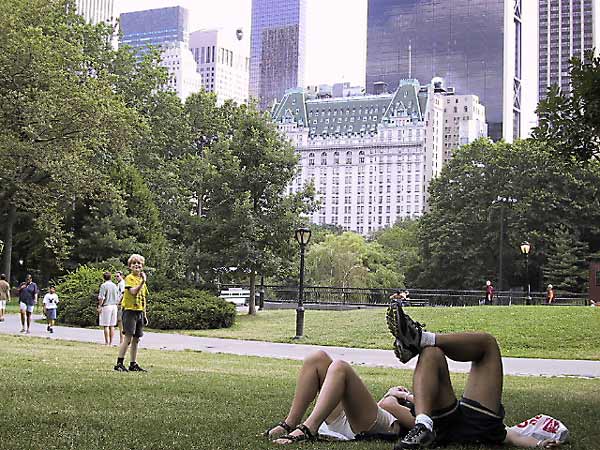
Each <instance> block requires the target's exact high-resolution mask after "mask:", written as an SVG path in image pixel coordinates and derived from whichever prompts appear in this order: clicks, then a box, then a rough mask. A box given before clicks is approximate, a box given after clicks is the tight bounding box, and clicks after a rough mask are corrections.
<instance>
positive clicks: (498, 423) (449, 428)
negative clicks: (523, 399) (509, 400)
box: [432, 397, 506, 445]
mask: <svg viewBox="0 0 600 450" xmlns="http://www.w3.org/2000/svg"><path fill="white" fill-rule="evenodd" d="M432 419H433V428H434V430H435V432H436V440H435V442H436V444H438V445H447V444H451V443H455V444H458V443H465V444H466V443H481V444H495V445H497V444H501V443H502V442H504V440H505V439H506V426H505V425H504V407H503V406H502V405H500V412H499V413H498V414H497V413H495V412H494V411H491V410H490V409H488V408H486V407H485V406H483V405H481V404H480V403H479V402H476V401H474V400H471V399H468V398H465V397H462V398H461V399H460V400H458V401H457V402H456V403H455V404H454V405H453V406H452V407H450V408H448V409H446V410H445V411H439V412H434V413H433V414H432Z"/></svg>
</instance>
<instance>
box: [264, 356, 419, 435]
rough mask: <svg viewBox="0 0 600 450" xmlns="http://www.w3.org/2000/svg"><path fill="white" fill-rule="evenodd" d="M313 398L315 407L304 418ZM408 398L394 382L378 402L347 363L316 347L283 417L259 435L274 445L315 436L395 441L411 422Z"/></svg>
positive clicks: (404, 391)
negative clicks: (392, 439)
mask: <svg viewBox="0 0 600 450" xmlns="http://www.w3.org/2000/svg"><path fill="white" fill-rule="evenodd" d="M315 398H317V401H316V403H315V407H314V409H313V410H312V412H311V413H310V415H309V416H308V418H307V419H306V420H305V421H304V422H302V418H303V417H304V414H305V413H306V411H307V409H308V407H309V405H310V404H311V403H312V402H313V400H314V399H315ZM411 400H412V396H411V394H410V392H408V390H407V389H406V388H404V387H402V386H397V387H393V388H391V389H390V390H389V391H388V392H387V394H386V395H385V396H384V397H383V398H382V399H381V400H380V401H379V402H376V401H375V400H374V399H373V397H372V396H371V394H370V392H369V390H368V389H367V387H366V386H365V384H364V382H363V381H362V380H361V379H360V377H359V376H358V374H357V373H356V372H355V371H354V369H353V368H352V367H351V366H350V364H348V363H347V362H346V361H341V360H336V361H333V360H332V359H331V357H330V356H329V355H328V354H327V353H326V352H324V351H317V352H315V353H312V354H311V355H309V356H308V357H306V359H305V360H304V362H303V364H302V367H301V368H300V374H299V375H298V382H297V383H296V392H295V394H294V398H293V400H292V405H291V407H290V410H289V412H288V415H287V417H286V418H285V420H283V421H281V422H279V423H278V424H277V425H275V426H273V427H272V428H270V429H269V430H267V431H265V432H264V433H263V435H264V436H267V437H269V438H270V439H272V440H273V442H275V443H276V444H291V443H294V442H301V441H307V440H316V439H317V438H318V436H319V435H324V436H328V437H330V438H332V439H337V440H355V439H361V438H364V439H368V438H377V437H383V438H385V437H390V436H391V437H392V438H394V439H395V438H396V437H397V436H399V435H400V434H401V433H402V432H404V433H406V431H407V430H408V429H410V428H412V427H413V425H414V417H413V415H412V414H411V412H410V409H409V407H408V406H407V405H408V404H409V402H410V401H411Z"/></svg>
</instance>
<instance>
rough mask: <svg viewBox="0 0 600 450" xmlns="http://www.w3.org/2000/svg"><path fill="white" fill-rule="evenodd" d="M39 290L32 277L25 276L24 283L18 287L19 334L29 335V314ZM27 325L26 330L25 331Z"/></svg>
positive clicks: (31, 311)
mask: <svg viewBox="0 0 600 450" xmlns="http://www.w3.org/2000/svg"><path fill="white" fill-rule="evenodd" d="M39 292H40V289H39V288H38V286H37V284H35V283H34V282H33V277H32V276H31V275H27V276H26V277H25V282H24V283H21V286H20V287H19V311H20V312H21V333H25V332H26V333H28V334H29V333H31V314H32V313H33V309H34V308H35V305H36V304H37V301H38V295H39ZM25 325H27V329H25Z"/></svg>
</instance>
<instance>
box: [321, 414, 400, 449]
mask: <svg viewBox="0 0 600 450" xmlns="http://www.w3.org/2000/svg"><path fill="white" fill-rule="evenodd" d="M397 420H398V419H396V418H395V417H394V415H393V414H392V413H390V412H389V411H386V410H385V409H383V408H382V407H381V406H377V418H376V419H375V422H374V423H373V425H371V428H370V429H369V430H368V431H366V432H365V434H367V435H368V434H380V433H392V432H393V431H394V423H395V422H396V421H397ZM319 434H323V435H326V436H329V437H332V438H334V439H337V440H340V441H352V440H354V437H355V436H356V433H355V432H354V431H353V430H352V427H351V426H350V423H349V422H348V418H347V417H346V413H345V412H344V411H342V413H341V414H340V415H339V416H338V417H337V418H336V419H335V420H332V421H331V422H330V423H325V422H323V423H322V424H321V426H320V427H319Z"/></svg>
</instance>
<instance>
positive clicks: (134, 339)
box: [115, 254, 148, 372]
mask: <svg viewBox="0 0 600 450" xmlns="http://www.w3.org/2000/svg"><path fill="white" fill-rule="evenodd" d="M145 262H146V260H145V258H144V257H143V256H142V255H138V254H133V255H131V256H130V257H129V259H128V260H127V265H128V266H129V270H131V273H130V274H129V275H127V276H126V277H125V292H124V294H123V300H122V301H121V307H122V309H123V334H124V335H125V338H124V339H123V343H122V344H121V346H120V347H119V356H118V358H117V365H116V366H115V370H116V371H118V372H146V370H144V369H142V368H141V367H140V366H139V365H138V363H137V361H136V358H137V350H138V344H139V341H140V338H141V337H142V336H143V335H144V326H145V325H147V324H148V316H147V315H146V299H147V297H148V287H147V286H146V274H145V273H144V271H143V269H144V264H145ZM130 346H131V348H130V362H129V368H127V367H125V365H124V364H123V361H124V360H125V353H127V349H128V348H129V347H130Z"/></svg>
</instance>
